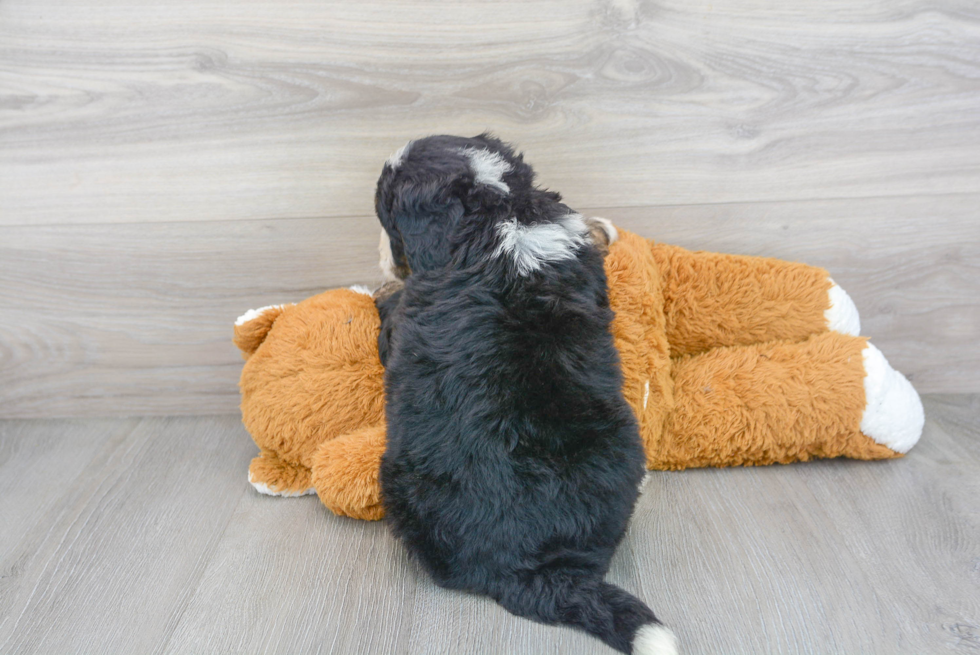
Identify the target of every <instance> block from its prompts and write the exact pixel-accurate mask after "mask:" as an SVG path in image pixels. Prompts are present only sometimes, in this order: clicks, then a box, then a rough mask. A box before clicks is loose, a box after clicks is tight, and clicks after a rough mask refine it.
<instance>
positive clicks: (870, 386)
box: [861, 343, 926, 453]
mask: <svg viewBox="0 0 980 655" xmlns="http://www.w3.org/2000/svg"><path fill="white" fill-rule="evenodd" d="M861 354H862V356H863V357H864V395H865V398H866V401H867V405H866V406H865V408H864V416H863V417H862V418H861V432H863V433H864V434H866V435H867V436H869V437H871V438H872V439H874V440H875V442H877V443H880V444H881V445H883V446H888V447H889V448H891V449H892V450H894V451H895V452H897V453H907V452H908V451H909V450H910V449H911V448H912V446H914V445H915V443H916V442H917V441H918V440H919V437H920V436H922V426H923V425H924V424H925V420H926V417H925V412H924V411H923V410H922V401H921V400H920V399H919V394H918V393H916V391H915V389H914V388H913V387H912V383H911V382H909V381H908V380H906V379H905V376H904V375H902V374H901V373H899V372H898V371H896V370H895V369H893V368H892V367H891V365H890V364H889V363H888V360H887V359H885V356H884V355H882V354H881V351H880V350H878V349H877V348H875V347H874V346H873V345H871V344H870V343H869V344H868V345H867V346H866V347H865V349H864V350H863V351H862V353H861Z"/></svg>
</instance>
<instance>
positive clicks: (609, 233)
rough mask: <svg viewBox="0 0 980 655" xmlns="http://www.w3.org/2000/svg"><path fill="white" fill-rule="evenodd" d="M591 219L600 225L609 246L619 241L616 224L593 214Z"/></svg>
mask: <svg viewBox="0 0 980 655" xmlns="http://www.w3.org/2000/svg"><path fill="white" fill-rule="evenodd" d="M591 220H593V221H595V222H596V223H598V224H599V225H600V226H602V230H603V231H604V232H605V233H606V237H608V238H609V245H610V246H611V245H612V244H614V243H616V242H617V241H619V230H617V229H616V226H615V225H613V224H612V221H610V220H609V219H608V218H600V217H599V216H593V217H592V218H591Z"/></svg>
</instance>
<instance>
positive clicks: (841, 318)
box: [651, 243, 861, 357]
mask: <svg viewBox="0 0 980 655" xmlns="http://www.w3.org/2000/svg"><path fill="white" fill-rule="evenodd" d="M651 250H652V252H653V256H654V259H655V260H656V261H657V265H658V268H659V269H660V274H661V277H662V279H663V296H664V315H665V318H666V328H667V340H668V341H669V342H670V346H671V355H672V356H674V357H677V356H680V355H692V354H696V353H701V352H705V351H708V350H710V349H712V348H716V347H718V346H737V345H749V344H753V343H766V342H769V341H791V342H796V341H803V340H804V339H806V338H808V337H809V336H811V335H814V334H820V333H822V332H826V331H828V330H833V331H836V332H840V333H842V334H850V335H855V336H856V335H858V334H859V333H860V331H861V325H860V321H859V320H858V313H857V310H856V309H855V307H854V303H853V302H851V299H850V298H849V297H848V295H847V294H846V293H845V292H844V290H843V289H841V288H840V287H839V286H837V285H836V284H835V283H834V282H833V280H831V279H830V277H829V276H828V274H827V271H825V270H824V269H822V268H817V267H814V266H807V265H805V264H800V263H798V262H787V261H782V260H778V259H767V258H763V257H746V256H739V255H724V254H719V253H712V252H692V251H690V250H685V249H683V248H678V247H676V246H668V245H664V244H658V243H652V246H651Z"/></svg>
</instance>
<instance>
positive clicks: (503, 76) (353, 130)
mask: <svg viewBox="0 0 980 655" xmlns="http://www.w3.org/2000/svg"><path fill="white" fill-rule="evenodd" d="M487 128H489V129H492V130H494V131H496V132H497V133H498V134H499V135H500V136H502V137H504V138H505V139H508V140H511V141H513V142H515V143H517V144H519V145H520V146H521V147H522V148H523V149H524V150H525V151H526V152H527V155H528V158H529V160H530V161H531V163H532V164H534V165H535V166H536V168H537V169H538V171H539V174H540V178H541V180H542V181H543V182H544V183H545V184H547V185H548V186H550V187H551V188H554V189H557V190H559V191H562V192H563V193H564V195H565V196H566V199H567V201H568V202H569V204H571V205H572V206H574V207H576V208H579V209H581V210H583V211H589V212H593V213H596V214H599V215H605V216H607V217H609V218H612V219H613V220H614V221H616V222H617V223H618V224H619V225H621V226H622V227H625V228H628V229H631V230H634V231H637V232H639V233H641V234H643V235H644V236H647V237H650V238H655V239H658V240H661V241H667V242H670V243H676V244H679V245H683V246H686V247H689V248H695V249H698V248H700V249H709V250H718V251H728V252H739V253H746V254H758V255H767V256H774V257H783V258H793V259H800V260H803V261H807V262H810V263H813V264H818V265H821V266H825V267H827V268H829V269H830V270H831V272H832V273H833V275H834V277H835V279H836V280H837V281H838V282H839V283H840V284H841V285H842V286H843V287H844V288H845V289H847V290H848V291H849V292H850V293H851V295H852V296H853V298H854V300H855V302H856V303H857V305H858V308H859V309H860V311H861V313H862V321H863V325H864V331H865V333H866V334H868V335H870V336H871V337H872V338H873V339H874V340H875V342H876V343H877V344H878V345H879V347H880V348H881V349H882V350H883V351H884V352H885V354H886V355H887V356H888V357H889V358H890V360H891V361H892V363H893V364H894V365H895V366H896V367H897V368H899V369H900V370H903V371H904V372H906V373H907V374H908V375H909V376H910V378H911V379H912V380H913V382H914V383H915V384H916V385H917V387H918V388H919V389H920V391H923V392H962V391H972V392H977V391H980V348H978V346H977V343H978V337H980V299H978V297H980V4H978V3H976V2H973V1H972V0H970V1H967V0H935V1H932V2H929V1H918V0H909V1H897V2H865V1H861V0H802V1H800V2H793V3H779V2H770V1H763V0H755V1H753V0H711V1H710V2H690V1H688V0H664V1H661V2H631V1H614V2H591V1H578V0H576V1H567V0H553V1H550V2H536V1H535V2H518V1H514V2H506V3H495V2H485V1H479V0H462V1H461V2H455V3H443V2H419V1H412V2H362V1H358V2H348V1H340V2H324V1H322V0H296V1H292V2H289V3H282V2H277V1H275V0H253V1H251V2H230V1H221V0H215V1H212V2H187V3H159V2H148V1H147V0H93V1H90V2H84V3H79V2H74V1H69V0H63V1H55V0H3V1H2V2H0V417H41V416H44V417H51V416H93V415H171V414H204V413H224V412H234V411H236V407H237V389H236V386H235V385H236V381H237V377H238V373H239V370H240V367H241V362H240V359H239V357H238V353H237V351H236V350H235V349H234V347H233V346H232V345H231V342H230V336H231V324H232V322H233V321H234V319H235V318H236V317H237V316H238V315H239V314H241V313H242V312H243V311H244V310H246V309H249V308H251V307H256V306H261V305H266V304H270V303H274V302H282V301H296V300H300V299H302V298H304V297H306V296H308V295H310V294H313V293H316V292H318V291H320V290H322V289H325V288H329V287H333V286H339V285H348V284H352V283H356V282H360V283H369V284H370V283H373V282H375V281H376V280H377V274H376V271H375V269H374V266H375V259H376V254H375V246H376V243H377V231H378V228H377V226H376V221H375V219H373V217H372V199H373V191H374V189H373V185H374V181H375V179H376V176H377V174H378V172H379V170H380V165H381V163H382V161H383V160H384V158H385V157H386V156H387V155H388V154H389V153H390V152H391V151H392V150H394V149H396V148H397V147H399V146H400V145H401V144H402V143H404V141H406V140H407V139H409V138H412V137H418V136H422V135H425V134H428V133H433V132H444V133H461V134H473V133H476V132H479V131H482V130H484V129H487Z"/></svg>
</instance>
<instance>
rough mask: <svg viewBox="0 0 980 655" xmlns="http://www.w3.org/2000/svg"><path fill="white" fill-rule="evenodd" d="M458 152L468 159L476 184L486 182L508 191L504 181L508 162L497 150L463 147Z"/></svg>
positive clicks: (508, 165)
mask: <svg viewBox="0 0 980 655" xmlns="http://www.w3.org/2000/svg"><path fill="white" fill-rule="evenodd" d="M459 153H460V154H461V155H463V156H465V157H466V158H467V159H469V160H470V168H472V169H473V176H474V177H475V178H476V182H477V184H486V185H487V186H492V187H493V188H495V189H498V190H500V191H503V192H504V193H510V187H509V186H507V183H506V182H504V175H505V174H506V173H508V172H510V164H508V163H507V160H506V159H504V157H503V155H501V154H500V153H498V152H490V151H489V150H477V149H476V148H463V149H462V150H460V151H459Z"/></svg>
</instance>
